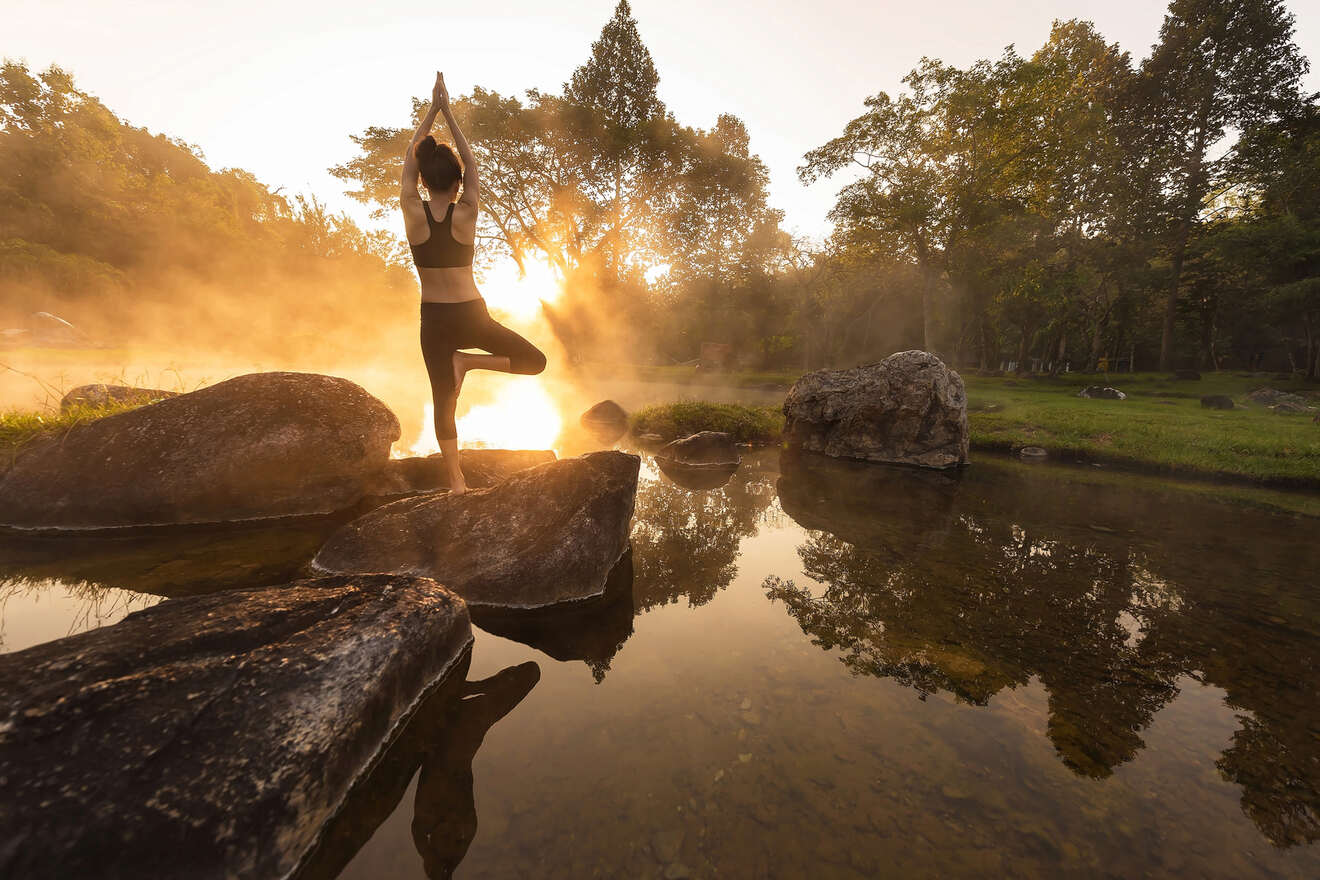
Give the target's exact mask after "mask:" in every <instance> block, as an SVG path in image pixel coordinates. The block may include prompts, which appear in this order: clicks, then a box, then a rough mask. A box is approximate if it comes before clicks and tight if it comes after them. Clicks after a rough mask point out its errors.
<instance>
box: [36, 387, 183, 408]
mask: <svg viewBox="0 0 1320 880" xmlns="http://www.w3.org/2000/svg"><path fill="white" fill-rule="evenodd" d="M178 396H179V392H177V391H165V390H163V389H160V388H130V387H128V386H127V385H105V384H103V383H98V384H95V385H79V386H78V387H77V388H75V389H73V390H72V391H70V392H69V393H68V394H66V395H64V397H62V398H61V399H60V412H62V413H63V412H68V411H69V410H71V409H73V408H74V407H75V406H93V407H104V406H110V405H112V404H131V405H134V406H146V405H147V404H149V403H155V402H156V401H158V400H164V399H165V398H167V397H178Z"/></svg>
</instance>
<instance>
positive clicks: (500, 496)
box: [311, 452, 641, 611]
mask: <svg viewBox="0 0 1320 880" xmlns="http://www.w3.org/2000/svg"><path fill="white" fill-rule="evenodd" d="M640 464H641V460H640V459H638V457H637V456H635V455H629V454H627V453H623V452H593V453H590V454H588V455H584V456H582V457H581V458H566V459H563V460H562V461H554V462H550V463H548V464H543V465H539V466H537V467H534V468H530V469H528V470H525V471H519V472H518V473H516V474H513V475H512V476H510V477H509V478H508V479H506V480H504V482H502V483H499V484H498V485H496V486H493V487H491V488H489V489H476V490H473V491H470V492H467V493H465V494H463V495H458V496H453V495H449V494H439V495H422V496H418V497H415V498H405V499H403V500H401V501H395V502H393V503H391V504H386V505H384V506H383V507H379V508H377V509H376V510H374V511H372V512H371V513H368V514H367V515H366V516H363V517H360V518H358V519H356V520H354V521H353V522H351V523H349V524H348V525H346V526H344V527H343V528H342V529H340V530H339V531H338V532H336V533H335V534H334V535H332V536H331V537H330V540H328V541H327V542H326V543H325V546H324V547H322V548H321V550H320V552H319V553H317V554H316V557H315V558H314V559H313V560H312V563H311V567H312V570H313V571H316V572H337V573H353V572H371V571H374V572H390V573H396V574H419V575H425V576H427V577H433V578H435V579H436V580H438V581H440V582H441V583H443V584H444V585H445V586H447V587H448V588H450V589H451V590H453V591H454V592H456V593H458V595H460V596H462V597H463V599H464V600H465V601H466V602H467V603H468V604H469V605H470V606H472V608H473V609H474V611H485V610H489V609H505V610H530V609H536V608H547V607H551V606H555V605H560V604H563V603H570V602H581V601H585V600H588V599H594V598H598V597H600V596H601V595H603V594H604V592H605V585H606V581H607V579H608V576H609V573H610V570H611V569H612V568H614V564H615V563H616V562H618V561H619V558H620V557H621V556H622V555H623V554H624V552H625V551H626V550H627V549H628V532H629V526H630V523H631V520H632V513H633V501H634V498H635V496H636V493H637V473H638V469H639V467H640Z"/></svg>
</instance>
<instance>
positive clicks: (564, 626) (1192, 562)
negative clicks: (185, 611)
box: [0, 450, 1320, 878]
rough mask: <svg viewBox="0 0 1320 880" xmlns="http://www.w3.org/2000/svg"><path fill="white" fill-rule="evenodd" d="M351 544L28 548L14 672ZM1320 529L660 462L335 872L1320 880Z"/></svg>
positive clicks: (473, 677)
mask: <svg viewBox="0 0 1320 880" xmlns="http://www.w3.org/2000/svg"><path fill="white" fill-rule="evenodd" d="M337 524H338V520H337V519H335V518H325V519H321V520H305V521H301V522H297V523H278V524H266V525H263V526H259V527H251V526H248V527H234V528H231V529H226V530H221V531H216V530H198V531H191V530H190V531H182V532H175V533H172V534H170V535H165V536H161V535H154V534H142V535H136V536H124V537H119V538H113V539H108V538H102V537H95V536H87V537H83V538H77V539H62V540H60V541H46V540H41V539H23V540H12V539H11V540H10V541H8V542H7V543H5V544H4V546H3V548H0V551H2V552H0V558H2V559H3V560H5V561H4V563H3V569H2V570H0V602H2V603H3V606H2V607H0V611H2V613H3V629H2V630H0V637H2V638H3V645H2V647H3V650H8V651H12V650H19V649H22V648H24V647H27V646H29V645H32V644H36V643H38V642H41V641H44V640H47V639H50V638H55V637H59V636H62V635H65V634H67V633H70V632H76V631H81V630H82V629H86V628H88V627H91V626H96V625H102V624H106V623H111V622H114V621H115V620H118V619H120V618H121V617H122V616H123V615H124V614H126V613H128V612H130V611H132V610H136V609H137V608H141V607H144V606H145V605H148V604H150V603H152V602H155V601H159V598H160V597H161V596H177V595H186V594H189V593H196V592H204V591H210V590H216V589H224V588H227V587H233V586H237V585H240V584H242V585H251V584H258V583H275V582H279V581H280V580H281V579H287V578H288V577H291V576H292V575H293V574H294V573H296V572H297V570H298V568H299V567H300V566H301V565H302V563H303V562H305V561H306V559H307V558H308V557H310V555H311V554H312V552H313V551H314V550H315V548H316V546H317V545H318V544H319V541H320V540H321V539H322V537H323V536H324V535H325V534H326V533H327V532H328V531H329V530H331V529H333V528H334V527H335V526H336V525H337ZM1316 539H1317V520H1315V519H1314V518H1308V517H1304V516H1298V515H1293V514H1286V513H1280V512H1275V511H1271V510H1269V509H1265V508H1261V507H1256V506H1252V505H1249V504H1243V503H1240V502H1236V503H1231V504H1230V503H1227V502H1224V501H1221V500H1216V499H1215V498H1213V497H1209V496H1207V495H1205V494H1203V493H1197V492H1192V491H1188V490H1187V489H1185V488H1180V487H1178V486H1175V485H1172V484H1166V483H1161V482H1159V481H1154V480H1150V479H1143V478H1130V477H1122V476H1116V475H1109V474H1106V473H1103V472H1094V471H1090V470H1084V469H1077V468H1066V467H1062V466H1052V465H1023V464H1019V463H1017V462H1013V461H1009V460H1006V459H995V458H989V457H986V456H981V457H980V458H978V459H977V461H976V463H975V464H974V465H973V466H972V467H971V468H969V469H967V471H966V472H965V473H964V474H962V475H961V477H951V476H948V475H945V474H939V473H931V472H917V471H912V470H903V469H894V468H886V467H881V466H866V465H859V464H845V463H840V462H833V461H829V460H823V459H816V458H795V457H782V458H781V455H780V453H779V452H778V451H776V450H764V451H759V452H756V453H752V454H750V455H748V456H747V457H746V458H745V460H744V463H743V465H742V467H741V468H740V469H739V470H738V472H737V473H736V474H735V475H734V476H733V478H732V479H731V481H730V482H729V483H728V484H727V485H725V486H723V487H719V488H713V489H689V488H685V487H684V486H681V485H678V484H676V483H675V482H673V481H672V480H671V479H670V478H669V477H668V476H665V475H664V474H662V473H660V472H659V471H658V470H657V469H656V468H655V466H654V463H653V462H652V460H651V459H649V457H644V460H643V481H642V483H641V486H640V488H639V491H638V496H637V506H636V516H635V520H634V531H633V550H632V554H631V557H630V558H629V559H626V560H625V563H624V564H623V565H622V567H621V569H620V571H619V572H617V573H616V574H617V579H618V588H617V589H615V590H613V591H612V598H611V599H610V600H609V601H607V602H606V603H604V604H603V605H602V606H600V607H596V608H593V609H590V610H588V611H586V612H579V613H575V614H573V615H563V616H560V617H558V618H554V619H550V620H542V621H537V622H535V623H531V624H529V623H526V622H522V623H520V622H518V621H513V622H510V621H507V620H506V621H478V622H479V623H481V624H482V625H483V626H484V629H482V630H480V631H478V632H477V638H476V644H475V646H474V648H473V651H472V656H471V660H470V668H469V669H468V670H467V680H468V682H469V683H468V684H466V685H462V694H461V698H460V696H456V695H455V694H454V693H453V688H450V689H449V690H448V691H445V692H443V693H440V692H438V693H437V694H436V696H435V697H433V698H432V699H430V700H428V701H427V702H426V703H424V704H423V706H422V707H421V709H420V710H419V711H418V713H417V715H416V716H415V718H414V720H413V721H412V722H411V723H410V725H409V726H408V728H407V729H406V730H405V731H404V733H403V734H402V735H401V737H400V738H399V740H398V741H397V742H396V744H395V745H394V746H393V747H392V748H391V750H390V751H389V753H388V754H387V755H386V757H385V759H384V760H383V761H382V762H381V763H380V765H379V766H378V767H377V769H376V770H375V771H374V772H373V774H372V775H371V776H370V777H369V778H368V779H367V780H366V781H365V782H364V783H363V784H362V785H360V786H359V788H358V790H357V791H356V792H355V794H354V797H353V798H352V799H351V800H350V803H349V804H348V806H347V807H346V808H345V810H344V812H343V813H342V814H341V815H340V816H339V818H338V819H337V820H336V821H335V823H334V824H333V825H332V827H331V828H330V829H329V831H328V833H327V837H326V839H325V842H324V845H323V846H322V847H321V848H320V850H318V852H317V853H316V854H315V856H314V857H313V859H312V860H311V862H310V863H309V864H308V865H307V866H306V870H305V871H304V872H303V876H305V877H334V876H339V877H344V878H376V877H382V876H389V877H404V878H408V877H417V878H421V877H424V876H428V875H429V876H432V877H441V876H448V875H449V872H451V871H453V872H454V874H455V876H458V877H461V878H477V877H509V876H520V877H527V876H536V877H574V878H576V877H587V876H602V877H662V876H664V877H671V878H676V877H684V876H691V877H715V876H723V877H806V876H828V877H858V878H862V877H871V876H875V875H877V874H884V875H894V876H918V875H920V876H942V877H949V876H984V875H1001V874H1002V875H1012V876H1026V877H1036V876H1038V877H1056V876H1060V875H1062V874H1069V875H1105V876H1138V875H1142V876H1167V877H1173V876H1206V877H1225V878H1227V877H1233V878H1243V877H1299V878H1301V877H1306V878H1310V877H1316V876H1320V845H1318V843H1320V589H1318V588H1320V584H1318V583H1317V579H1318V578H1320V574H1318V573H1320V542H1318V541H1317V540H1316ZM455 687H457V685H455ZM71 821H76V819H75V818H73V817H71ZM455 868H456V870H455Z"/></svg>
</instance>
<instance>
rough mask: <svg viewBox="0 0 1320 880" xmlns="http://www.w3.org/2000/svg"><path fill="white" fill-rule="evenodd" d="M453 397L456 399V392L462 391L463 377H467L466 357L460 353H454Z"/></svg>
mask: <svg viewBox="0 0 1320 880" xmlns="http://www.w3.org/2000/svg"><path fill="white" fill-rule="evenodd" d="M453 364H454V396H455V397H458V392H459V391H462V390H463V377H464V376H466V375H467V355H465V354H464V353H463V352H461V351H456V352H454V357H453Z"/></svg>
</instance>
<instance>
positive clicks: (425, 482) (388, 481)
mask: <svg viewBox="0 0 1320 880" xmlns="http://www.w3.org/2000/svg"><path fill="white" fill-rule="evenodd" d="M554 460H555V453H554V450H553V449H460V450H459V451H458V461H459V464H460V465H461V466H462V468H463V476H464V477H466V478H467V484H468V486H469V487H470V488H472V489H484V488H487V487H488V486H494V485H495V484H496V483H498V482H499V481H500V480H503V479H504V478H505V477H507V476H508V475H509V474H512V473H516V472H518V471H521V470H526V469H527V468H529V467H535V466H536V465H538V464H545V463H546V462H548V461H554ZM448 488H449V472H448V471H447V470H446V469H445V459H444V456H443V455H441V454H440V453H438V452H437V453H435V454H434V455H427V456H424V457H423V456H419V457H415V458H392V459H390V460H389V461H388V462H387V463H386V465H385V469H384V471H383V472H382V473H381V477H380V481H379V482H378V483H377V484H376V485H375V486H373V487H372V492H373V494H376V495H412V494H415V493H417V492H435V491H437V490H439V489H448Z"/></svg>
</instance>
